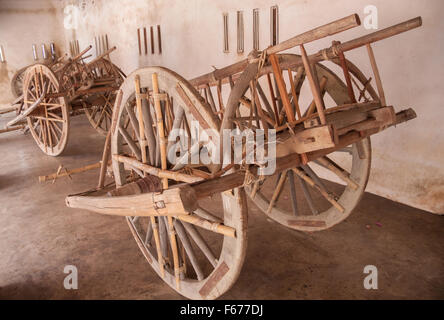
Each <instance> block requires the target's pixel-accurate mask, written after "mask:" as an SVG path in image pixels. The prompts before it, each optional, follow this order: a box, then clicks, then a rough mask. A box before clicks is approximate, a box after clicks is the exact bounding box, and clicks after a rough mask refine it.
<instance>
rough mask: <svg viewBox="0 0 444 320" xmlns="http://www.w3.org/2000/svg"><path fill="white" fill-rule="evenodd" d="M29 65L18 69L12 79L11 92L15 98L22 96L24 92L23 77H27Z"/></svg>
mask: <svg viewBox="0 0 444 320" xmlns="http://www.w3.org/2000/svg"><path fill="white" fill-rule="evenodd" d="M27 68H28V67H24V68H21V69H19V70H17V72H16V73H14V75H13V76H12V79H11V92H12V94H13V96H14V97H15V98H18V97H20V96H21V95H22V94H23V79H24V77H25V71H26V69H27Z"/></svg>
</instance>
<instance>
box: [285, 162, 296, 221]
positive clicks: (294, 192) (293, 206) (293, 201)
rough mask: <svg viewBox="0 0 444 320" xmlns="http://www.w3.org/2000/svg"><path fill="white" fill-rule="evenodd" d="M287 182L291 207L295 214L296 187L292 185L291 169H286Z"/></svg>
mask: <svg viewBox="0 0 444 320" xmlns="http://www.w3.org/2000/svg"><path fill="white" fill-rule="evenodd" d="M287 176H288V183H289V184H290V197H291V206H292V209H293V214H294V215H295V216H297V215H298V201H297V199H296V188H295V185H294V175H293V171H292V170H288V171H287Z"/></svg>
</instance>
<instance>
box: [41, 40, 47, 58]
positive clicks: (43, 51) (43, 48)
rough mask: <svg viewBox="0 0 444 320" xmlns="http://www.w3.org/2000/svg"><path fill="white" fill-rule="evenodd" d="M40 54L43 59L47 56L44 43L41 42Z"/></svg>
mask: <svg viewBox="0 0 444 320" xmlns="http://www.w3.org/2000/svg"><path fill="white" fill-rule="evenodd" d="M42 56H43V59H46V58H47V54H46V46H45V44H44V43H42Z"/></svg>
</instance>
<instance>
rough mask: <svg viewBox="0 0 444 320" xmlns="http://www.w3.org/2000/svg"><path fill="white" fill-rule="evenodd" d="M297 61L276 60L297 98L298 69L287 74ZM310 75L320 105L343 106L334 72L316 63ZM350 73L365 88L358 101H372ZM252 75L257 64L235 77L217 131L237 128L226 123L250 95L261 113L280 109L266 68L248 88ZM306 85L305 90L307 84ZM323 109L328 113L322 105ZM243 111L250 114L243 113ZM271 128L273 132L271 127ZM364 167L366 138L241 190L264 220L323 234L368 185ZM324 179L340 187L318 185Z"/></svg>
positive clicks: (369, 91)
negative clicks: (317, 81)
mask: <svg viewBox="0 0 444 320" xmlns="http://www.w3.org/2000/svg"><path fill="white" fill-rule="evenodd" d="M300 60H301V58H300V56H297V55H287V54H285V55H279V64H280V67H281V69H282V71H283V75H284V76H285V77H287V75H288V77H289V80H288V82H293V83H294V90H295V91H296V96H297V97H300V92H301V90H303V89H304V87H303V84H304V79H305V71H304V68H303V67H299V68H298V69H296V70H293V68H294V67H293V66H295V65H297V64H299V65H300ZM315 70H316V73H317V75H318V78H319V79H320V86H321V90H322V91H323V93H328V96H329V98H327V97H326V98H325V100H326V101H328V99H330V104H331V105H332V106H337V105H342V104H346V103H349V96H348V94H347V87H346V86H345V84H344V83H343V82H342V80H340V78H339V77H338V76H336V75H335V73H333V72H332V71H331V70H330V69H328V68H326V67H325V66H323V65H321V64H316V68H315ZM350 72H351V73H352V74H353V75H354V76H355V78H356V79H357V80H358V81H359V82H360V83H361V84H362V86H363V87H364V88H365V92H361V96H360V99H368V96H370V98H373V99H375V98H376V99H377V95H376V93H375V91H374V90H373V88H371V86H370V85H369V84H368V83H367V79H366V78H365V77H364V76H363V75H362V73H360V72H359V70H358V69H357V68H356V67H354V65H352V64H350ZM256 76H257V65H251V66H249V67H247V69H246V70H245V71H244V73H243V74H242V75H241V76H240V77H239V80H238V81H237V82H236V84H235V86H234V88H233V90H232V92H231V94H230V97H229V100H228V105H227V108H226V112H225V114H224V120H223V123H222V128H232V127H233V126H236V125H237V124H236V123H234V122H233V121H229V119H230V118H231V119H233V118H235V117H236V114H238V115H239V114H242V113H243V112H242V110H241V109H240V108H242V107H244V106H245V102H247V104H248V102H251V101H252V97H253V95H252V90H256V91H257V92H256V94H255V97H256V98H258V99H259V100H258V103H259V104H260V105H261V107H262V108H263V111H262V113H267V112H272V108H274V109H275V110H282V111H283V109H284V108H282V106H280V108H279V106H277V107H276V104H277V103H281V100H280V97H279V92H278V90H277V88H276V87H275V86H274V85H273V82H272V79H273V73H272V68H271V67H270V66H267V67H264V68H262V70H261V71H260V74H259V77H258V82H257V84H256V85H255V86H254V87H253V86H252V85H251V83H252V81H253V80H254V79H256ZM290 79H291V81H290ZM288 82H287V86H288V84H289V83H288ZM307 82H308V81H307ZM306 86H307V87H308V83H307V84H306ZM253 88H256V89H253ZM307 90H308V88H307ZM289 96H291V98H290V100H291V102H292V104H293V105H294V101H293V95H292V93H289ZM273 100H275V101H277V103H276V102H275V101H273ZM256 101H257V100H256ZM308 102H310V101H308ZM298 104H299V106H300V108H302V107H303V105H302V103H301V101H298ZM307 104H308V103H307ZM312 104H314V103H313V102H312ZM312 104H310V105H312ZM326 107H327V108H328V105H327V104H326ZM309 108H310V107H309V105H307V108H306V109H305V110H301V113H304V111H305V112H307V110H309ZM239 110H240V112H239ZM236 112H237V113H236ZM247 112H250V111H249V108H247ZM258 113H260V112H258ZM269 118H272V117H269ZM274 119H276V118H274ZM274 119H271V120H274ZM280 121H281V122H280V123H279V125H281V126H282V125H283V124H285V123H286V121H287V119H286V117H285V115H284V114H282V115H281V119H280ZM257 125H258V126H259V127H260V128H263V122H259V121H258V122H257ZM271 125H272V126H271V127H273V124H271ZM280 134H282V133H278V134H277V138H278V139H279V135H280ZM370 162H371V147H370V139H369V138H367V139H364V140H363V141H361V142H359V143H355V144H353V145H351V146H348V147H346V148H344V149H343V150H340V151H339V152H334V153H332V154H329V155H326V156H324V157H322V158H320V159H318V161H315V162H309V163H307V164H306V165H303V166H295V167H294V168H291V169H290V170H286V171H284V172H282V173H279V174H275V175H273V176H267V177H266V178H265V180H263V181H260V182H257V183H255V184H253V185H250V186H248V187H247V188H246V191H247V194H248V195H249V196H250V197H251V198H252V200H253V202H254V203H255V204H256V205H257V206H258V207H259V208H260V209H261V210H262V211H263V212H264V213H265V214H266V215H267V216H268V217H270V218H271V219H273V220H275V221H277V222H279V223H281V224H282V225H284V226H286V227H289V228H292V229H296V230H302V231H319V230H324V229H327V228H330V227H332V226H334V225H335V224H337V223H339V222H341V221H343V220H344V219H345V218H347V217H348V216H349V215H350V213H351V212H352V211H353V209H354V208H355V206H356V205H357V204H358V202H359V200H360V198H361V196H362V194H363V193H364V189H365V187H366V184H367V181H368V177H369V173H370ZM326 177H328V178H333V180H334V181H335V182H338V183H341V182H342V183H343V184H342V185H341V184H335V183H332V182H330V181H327V180H324V179H325V178H326ZM323 178H324V179H323Z"/></svg>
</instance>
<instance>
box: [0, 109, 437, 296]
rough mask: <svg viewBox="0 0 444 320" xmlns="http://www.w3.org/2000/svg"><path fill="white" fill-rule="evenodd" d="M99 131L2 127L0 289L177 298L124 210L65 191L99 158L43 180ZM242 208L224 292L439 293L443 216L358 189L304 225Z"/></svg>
mask: <svg viewBox="0 0 444 320" xmlns="http://www.w3.org/2000/svg"><path fill="white" fill-rule="evenodd" d="M5 119H7V118H5V117H1V118H0V127H2V126H3V124H4V122H5ZM103 142H104V138H103V137H100V136H98V135H97V134H96V133H95V131H94V130H93V129H92V128H91V127H90V126H89V124H88V122H87V120H86V119H85V118H83V117H77V118H75V119H73V122H72V126H71V131H70V138H69V143H68V146H67V149H66V151H65V153H64V154H63V155H62V156H61V157H57V158H51V157H47V156H45V155H44V154H43V153H42V152H41V151H40V150H39V149H38V147H37V146H36V144H35V143H34V141H33V139H32V137H31V136H29V135H28V136H24V135H23V134H21V133H19V132H12V133H6V134H2V135H0V148H1V149H0V150H1V151H2V160H1V162H0V204H1V205H0V230H1V232H0V298H3V299H21V298H25V299H181V296H180V295H178V294H177V293H176V292H175V291H173V290H172V289H170V288H169V287H168V286H167V285H165V284H164V283H163V282H162V280H161V279H160V278H159V277H158V276H157V275H156V274H155V273H154V271H152V270H151V269H150V267H149V265H148V264H146V263H145V260H144V258H143V256H142V254H141V252H140V251H139V249H138V247H137V245H136V243H135V241H134V240H133V238H132V235H131V233H130V231H129V229H128V227H127V224H126V222H125V221H124V220H123V219H122V218H118V217H109V216H104V215H97V214H92V213H88V212H86V211H81V210H73V209H69V208H67V207H66V206H65V204H64V198H65V196H66V195H67V194H72V193H77V192H81V191H85V190H87V189H89V188H92V187H94V186H95V185H96V183H97V177H98V171H97V170H94V171H89V172H87V173H83V174H78V175H74V176H73V177H72V180H69V179H67V178H63V179H60V180H58V181H57V182H56V183H54V184H51V183H46V184H40V183H39V182H38V176H39V175H45V174H49V173H53V172H54V171H56V170H57V168H58V166H59V165H60V164H63V165H64V166H65V167H68V168H74V167H79V166H83V165H86V164H91V163H94V162H97V161H98V160H99V159H100V155H101V150H102V147H103ZM249 209H250V211H249V212H250V213H249V235H248V237H249V243H248V251H247V256H246V260H245V264H244V266H243V269H242V273H241V275H240V277H239V279H238V281H237V282H236V284H235V285H234V286H233V288H232V289H231V290H230V291H229V292H228V293H226V294H225V295H224V296H223V298H226V299H398V298H401V299H413V298H415V299H427V298H439V299H443V298H444V272H443V271H444V245H443V240H444V238H443V230H444V229H443V227H444V219H443V217H440V216H436V215H432V214H429V213H427V212H424V211H421V210H417V209H414V208H410V207H408V206H405V205H402V204H399V203H395V202H393V201H390V200H387V199H384V198H381V197H378V196H374V195H371V194H365V195H364V197H363V200H362V201H361V203H360V204H359V205H358V207H357V208H356V210H355V212H354V213H353V214H352V215H351V216H350V217H349V218H348V219H347V220H346V221H345V222H343V223H341V224H340V225H337V226H335V227H334V228H332V229H330V230H327V231H323V232H320V233H300V232H295V231H292V230H288V229H286V228H284V227H281V226H280V225H278V224H276V223H273V222H271V221H269V220H268V219H267V218H266V217H265V216H264V215H263V214H262V213H260V212H259V210H258V209H257V208H256V207H255V206H254V204H252V203H249ZM376 223H379V224H380V226H378V225H376ZM367 225H369V226H370V228H368V227H366V226H367ZM70 264H73V265H75V266H77V268H78V271H79V289H78V290H65V289H64V287H63V279H64V277H65V276H66V274H64V273H63V268H64V266H65V265H70ZM365 265H375V266H377V268H378V271H379V289H378V290H366V289H364V287H363V279H364V277H365V276H366V275H365V274H363V268H364V266H365Z"/></svg>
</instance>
